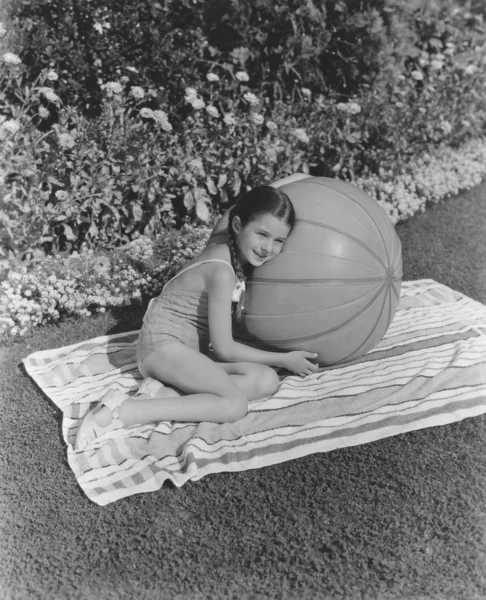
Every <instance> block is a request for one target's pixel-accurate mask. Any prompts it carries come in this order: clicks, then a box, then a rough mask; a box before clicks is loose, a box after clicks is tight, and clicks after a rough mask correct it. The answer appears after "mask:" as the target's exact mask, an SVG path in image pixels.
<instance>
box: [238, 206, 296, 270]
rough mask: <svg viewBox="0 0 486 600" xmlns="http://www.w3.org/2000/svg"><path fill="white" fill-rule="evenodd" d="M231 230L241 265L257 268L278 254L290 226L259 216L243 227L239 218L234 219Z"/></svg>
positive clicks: (267, 216)
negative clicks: (234, 236) (233, 233)
mask: <svg viewBox="0 0 486 600" xmlns="http://www.w3.org/2000/svg"><path fill="white" fill-rule="evenodd" d="M233 230H234V232H235V234H236V239H237V244H238V249H239V251H240V259H241V261H242V262H243V264H247V263H250V264H251V265H253V266H254V267H259V266H260V265H263V263H266V262H268V261H269V260H271V259H272V258H274V257H275V256H277V254H279V253H280V251H281V250H282V247H283V245H284V242H285V240H286V239H287V237H288V235H289V233H290V226H289V225H287V223H285V221H283V220H281V219H277V217H274V216H273V215H270V214H261V215H258V216H257V217H256V218H255V219H254V220H252V221H250V222H249V223H247V224H246V225H245V226H244V227H243V226H242V224H241V220H240V217H234V218H233Z"/></svg>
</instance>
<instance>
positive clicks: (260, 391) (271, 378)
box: [216, 362, 279, 400]
mask: <svg viewBox="0 0 486 600" xmlns="http://www.w3.org/2000/svg"><path fill="white" fill-rule="evenodd" d="M216 364H217V365H219V366H220V367H221V368H222V369H224V371H226V373H228V375H229V376H230V377H231V379H232V380H233V382H234V384H235V385H236V386H237V387H239V388H240V390H242V391H243V392H245V394H246V397H247V398H248V400H261V399H262V398H268V396H271V395H272V394H274V393H275V392H276V391H277V389H278V386H279V378H278V375H277V373H276V372H275V371H274V370H273V369H272V368H271V367H267V366H266V365H260V364H258V363H250V362H239V363H220V362H217V363H216Z"/></svg>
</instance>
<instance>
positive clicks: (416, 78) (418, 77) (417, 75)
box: [410, 70, 424, 81]
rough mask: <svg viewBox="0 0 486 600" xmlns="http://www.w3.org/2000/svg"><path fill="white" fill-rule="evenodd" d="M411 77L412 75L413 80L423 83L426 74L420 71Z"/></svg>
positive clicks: (414, 72) (413, 73)
mask: <svg viewBox="0 0 486 600" xmlns="http://www.w3.org/2000/svg"><path fill="white" fill-rule="evenodd" d="M410 75H411V76H412V77H413V78H414V79H415V80H416V81H422V80H423V78H424V74H423V73H422V71H418V70H415V71H412V72H411V73H410Z"/></svg>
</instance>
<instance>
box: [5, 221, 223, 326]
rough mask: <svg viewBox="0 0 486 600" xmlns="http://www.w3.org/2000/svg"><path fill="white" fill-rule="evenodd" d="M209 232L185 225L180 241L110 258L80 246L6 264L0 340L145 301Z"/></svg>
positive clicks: (145, 244)
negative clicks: (26, 262) (65, 253)
mask: <svg viewBox="0 0 486 600" xmlns="http://www.w3.org/2000/svg"><path fill="white" fill-rule="evenodd" d="M210 231H211V229H210V228H208V227H204V226H203V227H198V228H197V229H196V228H193V227H191V226H188V225H186V226H185V227H184V228H183V229H182V231H181V233H180V235H179V234H178V235H176V234H173V235H171V236H169V237H165V238H163V239H161V240H156V241H155V242H154V241H152V240H150V239H149V238H146V237H143V236H142V237H140V238H138V239H137V240H134V241H133V242H131V243H130V244H128V245H127V246H126V247H124V248H123V249H118V250H115V251H112V252H105V253H102V254H100V253H96V252H95V251H93V250H92V249H90V248H88V247H87V246H83V247H82V248H81V251H80V252H79V253H78V252H73V253H72V254H70V255H68V256H62V255H52V256H48V257H47V258H46V259H44V260H42V261H39V262H37V263H32V264H30V265H29V267H27V266H25V265H19V264H18V263H15V262H12V264H11V265H9V266H8V267H4V279H3V281H1V282H0V337H5V336H22V335H25V334H26V333H27V332H28V331H30V330H31V329H33V328H34V327H36V326H39V325H42V324H46V323H50V322H55V321H58V320H59V319H62V318H65V317H68V316H79V317H87V316H90V315H92V314H93V313H97V312H104V311H105V310H106V309H107V308H113V307H116V306H126V305H129V304H130V303H132V302H134V301H138V302H143V301H146V300H147V298H150V297H152V296H154V295H156V294H159V293H160V292H161V291H162V287H163V285H164V282H166V281H168V280H169V279H170V278H171V277H173V275H175V273H176V272H177V271H178V270H179V269H180V268H181V267H182V266H183V265H184V264H185V263H186V262H187V261H189V260H191V259H192V258H194V256H196V255H197V254H198V253H199V252H201V250H202V249H203V247H204V244H205V242H206V241H207V238H208V237H209V234H210Z"/></svg>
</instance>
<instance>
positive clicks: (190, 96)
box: [185, 87, 197, 104]
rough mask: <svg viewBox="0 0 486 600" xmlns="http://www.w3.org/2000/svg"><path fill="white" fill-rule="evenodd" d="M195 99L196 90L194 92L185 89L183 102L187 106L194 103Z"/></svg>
mask: <svg viewBox="0 0 486 600" xmlns="http://www.w3.org/2000/svg"><path fill="white" fill-rule="evenodd" d="M196 99H197V90H195V89H194V88H191V87H188V88H186V95H185V100H186V102H188V103H189V104H192V102H194V100H196Z"/></svg>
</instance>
